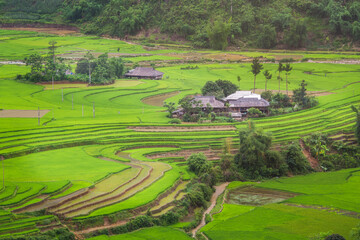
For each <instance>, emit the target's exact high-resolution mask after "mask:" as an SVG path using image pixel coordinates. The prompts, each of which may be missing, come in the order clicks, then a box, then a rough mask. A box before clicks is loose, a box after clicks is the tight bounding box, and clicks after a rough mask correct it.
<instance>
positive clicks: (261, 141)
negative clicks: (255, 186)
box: [235, 122, 281, 179]
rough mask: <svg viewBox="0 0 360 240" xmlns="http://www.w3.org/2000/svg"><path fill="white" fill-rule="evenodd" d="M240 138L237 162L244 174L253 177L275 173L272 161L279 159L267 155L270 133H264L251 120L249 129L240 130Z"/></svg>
mask: <svg viewBox="0 0 360 240" xmlns="http://www.w3.org/2000/svg"><path fill="white" fill-rule="evenodd" d="M239 138H240V139H239V140H240V148H239V153H238V154H236V156H235V163H236V165H237V166H238V168H239V169H240V170H242V171H243V173H244V175H245V176H246V177H247V178H252V179H256V178H259V177H268V176H271V175H273V173H271V172H272V171H271V168H272V164H271V162H275V161H278V160H272V161H268V159H267V157H266V153H267V152H268V151H269V149H270V146H271V141H272V139H271V136H270V134H269V133H263V132H262V131H261V130H258V129H256V128H255V125H254V124H253V123H252V122H249V123H248V128H247V129H241V130H239ZM280 161H281V160H280ZM274 175H276V174H274Z"/></svg>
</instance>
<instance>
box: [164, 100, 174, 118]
mask: <svg viewBox="0 0 360 240" xmlns="http://www.w3.org/2000/svg"><path fill="white" fill-rule="evenodd" d="M164 107H166V108H167V112H168V115H167V117H169V118H172V112H173V111H175V103H174V102H169V103H167V102H164Z"/></svg>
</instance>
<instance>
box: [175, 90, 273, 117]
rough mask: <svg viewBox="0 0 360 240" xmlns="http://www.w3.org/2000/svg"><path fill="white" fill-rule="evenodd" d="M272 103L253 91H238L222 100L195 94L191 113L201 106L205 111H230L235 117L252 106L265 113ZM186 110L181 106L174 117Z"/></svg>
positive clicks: (179, 115)
mask: <svg viewBox="0 0 360 240" xmlns="http://www.w3.org/2000/svg"><path fill="white" fill-rule="evenodd" d="M269 106H270V104H269V102H268V101H266V100H265V99H263V98H261V96H260V95H259V94H254V93H252V92H251V91H237V92H235V93H234V94H231V95H229V96H228V97H226V98H224V99H222V100H221V101H220V100H217V99H216V98H215V96H195V97H194V98H193V102H192V108H193V109H192V110H190V112H188V113H189V114H194V113H196V112H197V111H196V108H200V109H201V111H203V112H210V111H212V112H214V113H216V114H219V113H230V114H231V116H232V117H233V118H241V117H242V116H243V115H246V114H247V111H248V110H249V109H250V108H257V109H259V110H260V111H261V112H263V113H268V108H269ZM184 114H185V110H184V109H182V108H180V109H178V110H176V111H174V112H173V113H172V115H173V117H182V116H183V115H184Z"/></svg>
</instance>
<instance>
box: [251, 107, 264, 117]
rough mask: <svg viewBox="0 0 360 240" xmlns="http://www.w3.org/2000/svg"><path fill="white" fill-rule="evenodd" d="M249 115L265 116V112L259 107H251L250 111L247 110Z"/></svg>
mask: <svg viewBox="0 0 360 240" xmlns="http://www.w3.org/2000/svg"><path fill="white" fill-rule="evenodd" d="M247 115H248V117H264V116H265V114H264V113H262V112H261V111H260V110H259V109H257V108H250V109H249V110H248V111H247Z"/></svg>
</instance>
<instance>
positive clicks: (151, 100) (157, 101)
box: [141, 91, 180, 107]
mask: <svg viewBox="0 0 360 240" xmlns="http://www.w3.org/2000/svg"><path fill="white" fill-rule="evenodd" d="M179 93H180V91H176V92H170V93H164V94H158V95H155V96H151V97H146V98H143V99H142V100H141V101H142V102H143V103H145V104H148V105H152V106H157V107H162V106H163V103H164V101H165V100H166V99H168V98H170V97H173V96H176V95H178V94H179Z"/></svg>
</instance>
